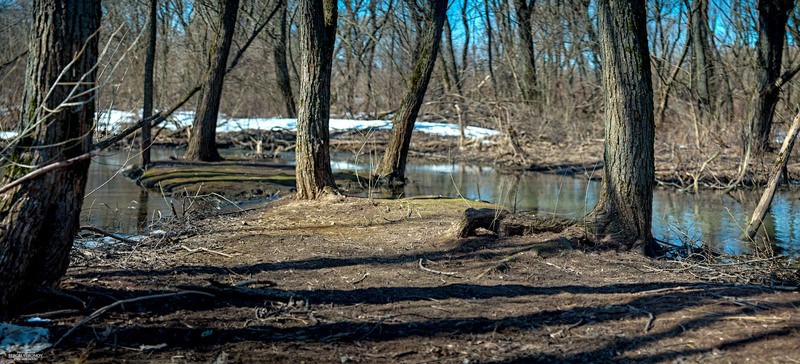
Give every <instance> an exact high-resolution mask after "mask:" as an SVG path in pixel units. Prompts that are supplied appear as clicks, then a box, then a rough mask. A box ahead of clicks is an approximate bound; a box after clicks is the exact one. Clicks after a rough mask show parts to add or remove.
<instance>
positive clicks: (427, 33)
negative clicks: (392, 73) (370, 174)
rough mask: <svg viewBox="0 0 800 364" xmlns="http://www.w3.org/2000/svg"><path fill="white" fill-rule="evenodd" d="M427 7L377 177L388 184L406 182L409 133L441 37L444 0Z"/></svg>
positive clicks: (445, 0)
mask: <svg viewBox="0 0 800 364" xmlns="http://www.w3.org/2000/svg"><path fill="white" fill-rule="evenodd" d="M429 6H430V8H429V9H428V10H427V11H425V14H424V17H425V25H424V27H423V30H422V34H420V35H419V40H418V42H417V50H416V52H415V53H416V56H417V62H416V65H415V66H414V71H413V72H412V73H411V78H410V79H409V81H408V88H407V89H406V93H405V95H404V96H403V100H402V101H401V102H400V108H399V109H398V110H397V114H395V116H394V118H393V120H392V124H393V127H392V136H391V138H390V139H389V144H388V145H387V146H386V152H384V154H383V160H382V161H381V166H380V170H379V171H378V176H379V177H380V178H381V179H384V180H386V181H387V182H390V183H398V184H403V183H405V169H406V160H407V159H408V149H409V145H410V144H411V134H412V132H413V131H414V123H415V122H416V120H417V115H418V114H419V109H420V107H421V106H422V101H423V99H424V98H425V92H426V91H427V89H428V82H429V81H430V78H431V73H433V67H434V65H435V63H436V56H437V54H438V52H439V42H440V40H441V38H442V28H443V26H444V21H445V17H446V16H447V0H435V1H432V2H430V5H429Z"/></svg>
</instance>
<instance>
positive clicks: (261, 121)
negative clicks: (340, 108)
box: [97, 110, 500, 139]
mask: <svg viewBox="0 0 800 364" xmlns="http://www.w3.org/2000/svg"><path fill="white" fill-rule="evenodd" d="M140 114H141V113H139V112H132V111H120V110H110V111H104V112H102V113H98V120H97V125H98V129H99V130H104V131H108V132H114V131H115V130H121V129H122V125H125V124H131V123H134V122H136V121H137V120H138V119H139V115H140ZM193 120H194V112H192V111H180V112H176V113H174V114H172V116H170V118H169V119H168V121H167V122H166V124H165V127H166V128H167V129H171V130H176V129H177V128H176V127H187V126H190V125H192V121H193ZM246 129H251V130H288V131H295V130H297V119H288V118H228V117H225V116H223V115H220V119H219V122H218V124H217V132H220V133H222V132H237V131H242V130H246ZM330 129H331V130H336V131H340V130H369V129H372V130H391V129H392V122H391V120H358V119H330ZM414 129H415V130H418V131H421V132H423V133H427V134H433V135H441V136H459V135H461V131H460V130H459V128H458V124H450V123H435V122H428V121H420V122H417V123H415V126H414ZM498 134H500V132H498V131H497V130H493V129H487V128H479V127H475V126H468V127H466V128H465V130H464V136H465V137H467V138H476V139H481V138H487V137H491V136H495V135H498Z"/></svg>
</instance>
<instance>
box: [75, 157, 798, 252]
mask: <svg viewBox="0 0 800 364" xmlns="http://www.w3.org/2000/svg"><path fill="white" fill-rule="evenodd" d="M182 152H183V151H182V150H174V149H164V148H157V149H154V150H153V159H154V160H158V159H166V158H168V157H170V156H180V155H182ZM221 152H222V154H223V156H226V157H229V158H233V157H239V158H243V156H242V155H241V153H243V152H242V151H233V150H223V151H221ZM331 160H332V167H333V169H334V171H337V170H339V171H351V172H352V171H357V172H358V173H359V174H363V175H365V176H366V175H368V174H369V173H368V172H369V171H370V170H372V169H374V166H375V165H376V164H377V162H378V158H377V157H375V156H373V157H371V158H370V157H365V156H360V157H355V156H353V155H339V154H334V155H332V156H331ZM137 161H138V157H137V156H136V155H135V154H130V155H129V154H128V153H127V152H124V151H117V152H112V153H111V154H107V155H104V156H99V157H95V158H94V159H93V160H92V164H91V167H90V171H89V180H88V183H87V190H86V191H87V196H86V198H85V200H84V207H83V211H82V213H81V224H83V225H92V226H95V227H98V228H101V229H105V230H108V231H111V232H119V233H125V234H137V233H143V232H144V231H145V229H146V228H147V227H148V226H151V225H152V224H153V223H154V222H157V221H158V220H159V219H163V218H166V217H169V216H170V215H172V214H173V207H174V208H175V211H176V212H178V213H180V212H181V211H182V210H183V209H185V208H186V205H185V204H186V202H185V201H183V200H182V199H180V200H179V199H176V200H173V199H171V198H170V197H167V196H163V195H162V194H160V193H156V192H145V191H143V190H142V189H141V188H140V187H139V186H137V185H136V184H135V183H134V182H133V181H131V180H129V179H128V178H125V177H124V176H122V174H121V172H120V169H121V168H122V167H123V166H124V165H126V164H127V165H130V164H134V163H136V162H137ZM274 162H277V163H289V164H291V163H293V156H292V155H287V156H286V157H285V158H278V159H276V160H274ZM406 177H407V178H408V179H409V183H407V185H406V186H405V189H404V192H403V196H405V197H411V196H420V195H442V196H450V197H464V198H465V199H467V200H476V199H480V200H484V201H490V202H493V203H499V204H503V205H505V206H506V207H507V208H508V209H509V210H516V211H539V212H543V213H548V214H556V215H558V216H562V217H567V218H579V217H580V216H583V215H584V214H586V212H588V211H590V210H591V208H592V207H593V206H594V204H595V203H596V202H597V196H598V193H599V192H600V183H599V182H597V181H589V180H586V179H582V178H573V177H569V176H559V175H552V174H541V173H521V174H501V173H498V172H497V171H495V170H494V169H493V168H491V167H481V166H476V165H471V164H462V163H455V164H446V163H442V164H434V163H430V162H420V161H414V160H410V161H409V163H408V166H407V169H406ZM369 192H371V191H365V192H363V193H362V194H361V195H362V196H366V195H368V193H369ZM374 196H378V195H375V194H374ZM738 196H739V198H740V199H741V200H742V201H743V203H739V202H738V201H737V200H735V199H734V198H732V197H730V196H728V195H723V194H720V193H717V192H713V191H702V192H701V193H700V194H699V195H697V196H695V195H692V194H688V193H681V192H677V191H675V190H672V189H661V188H657V189H656V190H655V193H654V197H653V236H654V237H655V238H657V239H659V240H662V241H666V242H670V243H674V244H683V243H694V244H696V245H697V244H699V243H700V242H703V243H706V244H708V245H710V246H713V247H716V248H718V249H721V250H723V251H725V252H728V253H734V254H735V253H741V252H746V251H749V250H750V249H751V247H750V246H748V244H745V243H743V242H742V241H740V240H739V239H738V237H739V235H740V233H741V229H742V227H743V226H744V225H745V222H746V220H747V217H748V215H749V214H750V213H752V209H753V208H754V207H755V205H756V203H757V202H758V198H759V197H760V191H742V192H738ZM264 203H266V202H265V201H264V200H255V201H248V202H245V203H243V204H240V205H239V206H240V207H239V208H246V207H248V206H256V205H259V204H264ZM467 203H468V202H466V201H465V205H464V206H465V207H467ZM204 206H205V208H212V209H218V210H234V209H236V208H237V207H234V206H232V205H231V204H230V203H228V202H226V201H220V200H217V201H216V203H214V204H206V205H204ZM764 220H765V221H764V228H765V229H766V231H767V232H768V234H769V241H770V243H771V245H772V248H773V249H774V250H775V252H776V253H783V254H789V255H798V253H800V192H797V191H787V190H782V191H779V192H778V193H777V194H776V195H775V199H774V201H773V202H772V210H771V213H769V214H767V216H766V217H765V219H764Z"/></svg>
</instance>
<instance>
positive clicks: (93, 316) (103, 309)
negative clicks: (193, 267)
mask: <svg viewBox="0 0 800 364" xmlns="http://www.w3.org/2000/svg"><path fill="white" fill-rule="evenodd" d="M187 294H199V295H204V296H208V297H215V296H214V295H213V294H210V293H206V292H200V291H182V292H172V293H162V294H154V295H150V296H142V297H136V298H129V299H126V300H119V301H117V302H114V303H112V304H110V305H107V306H104V307H101V308H100V309H98V310H97V311H94V312H92V314H91V315H89V316H86V318H85V319H83V320H81V321H80V322H78V323H77V324H75V326H72V328H70V329H69V330H67V332H65V333H64V335H61V337H60V338H59V339H58V340H57V341H56V342H55V344H53V347H56V346H58V344H60V343H61V342H62V341H64V339H65V338H67V336H69V335H70V334H71V333H73V332H75V330H77V329H78V328H79V327H81V326H83V325H84V324H86V323H87V322H89V321H92V320H94V319H96V318H98V317H100V316H101V315H103V314H104V313H106V312H108V311H109V310H111V309H112V308H115V307H117V306H120V305H124V304H126V303H133V302H139V301H144V300H150V299H156V298H167V297H175V296H182V295H187Z"/></svg>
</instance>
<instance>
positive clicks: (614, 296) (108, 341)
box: [20, 197, 800, 363]
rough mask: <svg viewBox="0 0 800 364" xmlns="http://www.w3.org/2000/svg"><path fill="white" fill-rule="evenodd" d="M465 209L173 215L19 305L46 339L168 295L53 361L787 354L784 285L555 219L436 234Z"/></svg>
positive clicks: (433, 206)
mask: <svg viewBox="0 0 800 364" xmlns="http://www.w3.org/2000/svg"><path fill="white" fill-rule="evenodd" d="M469 206H471V207H486V205H485V204H482V203H477V202H471V201H466V200H459V199H437V198H416V199H405V200H369V199H359V198H349V197H331V198H328V199H327V200H324V201H314V202H302V201H295V200H291V199H289V200H280V201H277V202H274V203H272V204H270V205H268V206H267V207H264V208H258V209H255V210H251V211H245V212H239V213H234V214H227V215H222V216H217V217H211V218H206V219H200V220H190V221H184V222H182V224H183V225H182V226H183V228H182V229H180V230H181V231H182V232H181V233H180V234H177V235H174V234H166V235H159V237H153V238H151V239H149V240H147V241H145V242H142V243H139V244H135V245H125V244H123V245H119V246H117V247H115V248H113V249H110V248H106V249H92V250H86V249H76V250H75V251H74V252H73V257H72V259H73V264H72V266H71V268H70V269H69V271H68V273H67V276H66V278H65V280H64V282H63V284H62V288H63V289H64V291H63V292H64V293H65V294H66V295H62V296H61V297H56V298H51V299H48V300H47V301H46V302H41V301H39V302H31V304H30V305H29V306H28V308H27V309H26V312H25V313H26V314H33V315H38V316H40V317H42V316H44V317H48V318H50V319H52V321H51V322H47V323H42V324H41V325H43V326H46V327H49V328H50V330H51V332H52V333H53V340H56V339H57V338H59V337H61V336H63V335H64V334H65V333H66V332H67V331H68V330H69V329H70V328H73V327H75V326H76V325H77V324H79V322H80V321H81V320H83V319H85V318H86V317H87V316H89V315H90V313H92V312H93V311H95V310H97V309H99V308H101V307H103V306H106V305H110V304H113V303H114V302H117V301H119V300H123V299H133V298H138V297H145V296H152V295H159V294H170V293H179V292H184V293H183V294H181V295H174V296H169V295H167V296H160V297H154V298H150V299H144V300H141V301H138V302H129V303H125V304H123V305H117V306H115V307H113V308H112V309H109V310H107V312H103V313H102V314H101V315H99V316H98V317H97V318H94V319H92V320H90V321H88V322H86V323H84V324H82V325H80V326H78V327H77V329H76V330H75V331H74V332H72V333H70V334H69V336H67V337H66V338H64V339H63V341H61V342H60V343H59V344H58V346H57V347H56V348H54V349H50V350H48V351H47V352H45V353H44V355H43V357H42V359H43V360H45V361H56V362H62V361H63V362H164V363H167V362H170V363H182V362H206V363H209V362H213V363H256V362H292V363H331V362H335V363H350V362H352V363H381V362H400V363H433V362H436V363H497V362H581V363H583V362H608V361H620V362H637V363H640V362H724V363H728V362H731V363H734V362H735V363H740V362H745V361H752V362H760V363H762V362H774V363H791V362H798V361H800V340H798V338H799V337H800V331H799V329H800V317H798V313H800V310H799V309H798V305H800V294H798V292H797V291H796V288H792V287H770V286H766V285H757V284H742V283H738V284H737V283H725V281H726V279H724V276H718V277H716V278H708V276H700V275H698V274H696V271H695V270H692V269H688V268H687V267H686V266H684V265H680V264H678V263H676V262H669V261H657V260H650V259H647V258H643V257H641V256H638V255H635V254H631V253H618V252H614V251H592V250H587V249H585V248H582V247H581V246H580V245H576V244H575V243H574V242H573V241H572V240H570V239H569V238H568V237H565V236H559V235H556V234H549V233H548V234H543V235H537V236H518V237H511V238H498V237H496V236H494V235H491V234H488V233H487V234H483V235H479V236H477V237H470V238H466V239H454V238H452V237H451V236H450V235H449V234H448V229H449V228H450V227H451V225H452V224H453V223H454V222H455V221H457V219H458V218H459V216H460V215H461V213H462V212H463V211H464V209H465V208H467V207H469ZM78 301H80V302H81V303H78ZM84 304H85V307H82V306H83V305H84ZM56 310H61V311H56ZM54 311H55V312H54ZM45 312H50V313H49V314H44V313H45ZM23 318H24V316H23V317H21V318H20V320H22V319H23ZM28 325H30V324H28Z"/></svg>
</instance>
